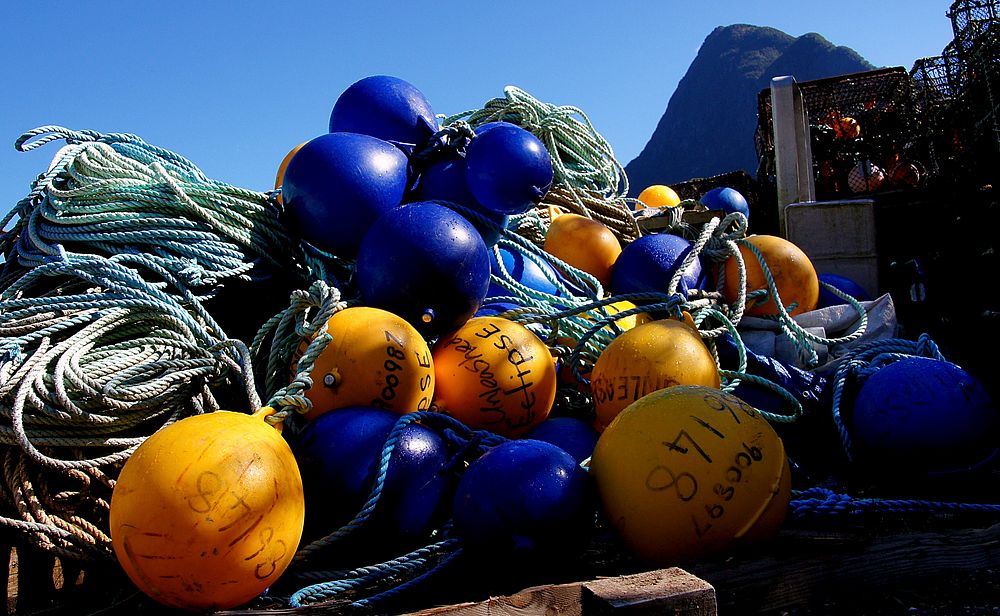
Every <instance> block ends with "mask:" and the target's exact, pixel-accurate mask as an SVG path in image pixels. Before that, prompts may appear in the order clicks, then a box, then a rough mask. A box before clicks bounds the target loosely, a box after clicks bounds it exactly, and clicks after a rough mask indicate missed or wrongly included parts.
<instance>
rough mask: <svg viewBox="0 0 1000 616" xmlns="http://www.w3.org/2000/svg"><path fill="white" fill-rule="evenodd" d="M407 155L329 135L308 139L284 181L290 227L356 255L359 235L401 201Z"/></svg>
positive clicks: (362, 138)
mask: <svg viewBox="0 0 1000 616" xmlns="http://www.w3.org/2000/svg"><path fill="white" fill-rule="evenodd" d="M406 184H407V159H406V156H405V155H404V154H403V153H402V152H401V151H399V149H397V148H396V147H394V146H393V145H392V144H391V143H388V142H386V141H382V140H381V139H376V138H375V137H370V136H368V135H359V134H355V133H328V134H326V135H321V136H319V137H316V138H315V139H313V140H311V141H309V142H308V143H306V144H305V145H304V146H302V148H301V149H300V150H299V151H298V152H297V153H296V154H295V156H294V157H293V158H292V160H291V161H290V162H289V163H288V168H287V169H286V170H285V177H284V179H283V181H282V184H281V194H282V201H283V202H284V205H285V212H286V214H287V216H288V220H289V226H290V227H291V228H292V229H293V230H294V231H295V232H296V233H298V235H299V236H300V237H301V238H302V239H304V240H306V241H307V242H309V243H310V244H312V245H313V246H315V247H317V248H319V249H321V250H325V251H327V252H329V253H332V254H334V255H337V256H338V257H344V258H347V259H352V258H354V256H355V255H356V254H357V252H358V245H359V244H360V242H361V237H362V236H363V235H364V234H365V231H367V230H368V227H369V226H371V224H372V223H373V222H375V220H376V219H377V218H378V217H379V216H381V215H382V214H383V213H385V212H387V211H389V210H390V209H392V208H394V207H396V206H398V205H399V204H400V203H401V202H402V201H403V196H404V195H405V192H406Z"/></svg>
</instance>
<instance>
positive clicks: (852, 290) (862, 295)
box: [816, 274, 872, 308]
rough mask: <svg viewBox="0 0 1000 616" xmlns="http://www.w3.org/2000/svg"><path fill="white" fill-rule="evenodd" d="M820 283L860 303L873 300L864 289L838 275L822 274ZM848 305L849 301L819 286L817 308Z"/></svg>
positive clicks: (845, 277)
mask: <svg viewBox="0 0 1000 616" xmlns="http://www.w3.org/2000/svg"><path fill="white" fill-rule="evenodd" d="M819 281H820V282H825V283H826V284H828V285H830V286H832V287H833V288H835V289H837V290H838V291H840V292H842V293H846V294H848V295H850V296H851V297H853V298H854V299H856V300H858V301H859V302H868V301H871V299H872V298H871V295H869V294H868V292H867V291H865V289H864V287H862V286H861V285H860V284H858V283H857V282H855V281H854V280H852V279H850V278H848V277H847V276H839V275H837V274H820V275H819ZM846 303H847V300H844V299H841V298H839V297H837V296H836V295H834V294H833V293H832V292H831V291H829V290H828V289H827V288H826V287H824V286H823V285H820V286H819V301H818V302H817V303H816V307H817V308H826V307H827V306H838V305H840V304H846Z"/></svg>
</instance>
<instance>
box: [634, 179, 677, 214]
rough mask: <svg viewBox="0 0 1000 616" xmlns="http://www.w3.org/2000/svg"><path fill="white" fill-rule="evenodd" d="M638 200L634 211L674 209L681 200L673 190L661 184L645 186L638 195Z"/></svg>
mask: <svg viewBox="0 0 1000 616" xmlns="http://www.w3.org/2000/svg"><path fill="white" fill-rule="evenodd" d="M638 199H639V202H638V203H637V204H636V209H640V210H641V209H643V208H660V207H676V206H677V205H678V204H679V203H680V202H681V198H680V197H679V196H678V195H677V193H676V192H675V191H674V189H673V188H670V187H669V186H665V185H663V184H653V185H652V186H647V187H646V188H644V189H643V190H642V192H641V193H639V197H638Z"/></svg>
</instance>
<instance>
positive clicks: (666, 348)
mask: <svg viewBox="0 0 1000 616" xmlns="http://www.w3.org/2000/svg"><path fill="white" fill-rule="evenodd" d="M720 384H721V381H720V379H719V369H718V366H716V364H715V359H714V358H713V357H712V354H711V353H710V352H709V351H708V347H706V346H705V343H704V342H703V341H702V339H701V336H700V335H698V332H697V331H696V330H694V329H692V328H691V327H689V326H688V325H686V324H685V323H682V322H680V321H675V320H673V319H661V320H659V321H650V322H649V323H643V324H642V325H638V326H636V327H634V328H632V329H630V330H628V331H627V332H625V333H623V334H621V335H620V336H618V337H617V338H615V339H614V340H612V341H611V344H609V345H608V346H607V347H605V348H604V351H602V352H601V355H600V357H598V358H597V363H595V364H594V370H593V373H592V379H591V383H590V389H591V391H592V392H593V394H594V407H595V410H596V411H597V419H596V421H595V427H596V428H597V429H598V430H604V429H605V428H606V427H607V425H608V424H610V423H611V421H612V420H613V419H614V418H615V417H616V416H617V415H618V414H619V413H620V412H621V411H622V409H624V408H625V407H626V406H628V405H629V404H631V403H633V402H635V401H636V400H638V399H639V398H641V397H643V396H645V395H647V394H649V393H650V392H653V391H656V390H658V389H663V388H665V387H674V386H677V385H707V386H709V387H719V385H720Z"/></svg>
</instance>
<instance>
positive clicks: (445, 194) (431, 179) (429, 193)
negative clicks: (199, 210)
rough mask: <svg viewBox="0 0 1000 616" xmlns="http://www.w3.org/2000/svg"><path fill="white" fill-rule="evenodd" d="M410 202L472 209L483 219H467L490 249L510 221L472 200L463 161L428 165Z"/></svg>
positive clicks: (505, 216)
mask: <svg viewBox="0 0 1000 616" xmlns="http://www.w3.org/2000/svg"><path fill="white" fill-rule="evenodd" d="M414 197H415V199H414V201H447V202H449V203H454V204H456V205H460V206H462V207H465V208H468V209H470V210H472V211H473V212H474V213H476V214H479V216H481V217H483V218H485V219H486V220H485V221H483V220H479V219H478V218H477V217H475V216H470V217H469V222H471V223H472V226H474V227H475V228H476V230H477V231H479V234H480V235H481V236H482V238H483V242H485V243H486V245H487V246H492V245H493V244H496V243H497V240H499V239H500V233H501V231H502V230H503V229H506V228H507V223H508V221H509V219H510V217H509V216H507V215H506V214H499V213H497V212H494V211H492V210H488V209H486V208H484V207H482V206H481V205H479V203H478V202H477V201H476V198H475V197H473V196H472V192H471V191H470V190H469V183H468V182H467V181H466V179H465V159H462V158H458V159H453V160H442V161H439V162H436V163H434V164H432V165H431V166H430V167H428V168H427V169H425V170H424V171H423V173H421V174H420V179H419V181H418V182H417V186H416V188H415V189H414Z"/></svg>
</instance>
